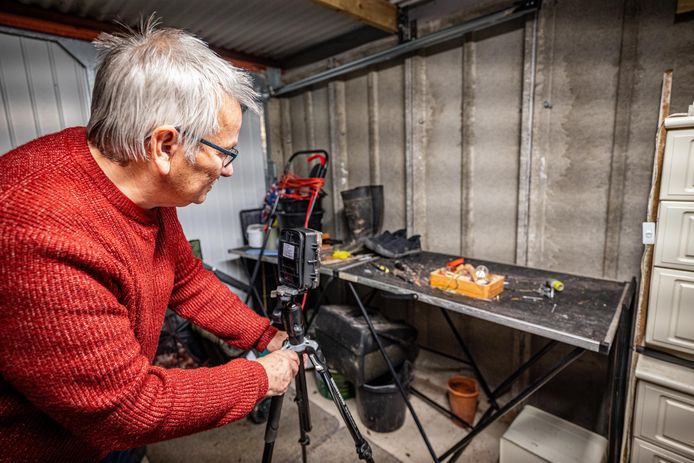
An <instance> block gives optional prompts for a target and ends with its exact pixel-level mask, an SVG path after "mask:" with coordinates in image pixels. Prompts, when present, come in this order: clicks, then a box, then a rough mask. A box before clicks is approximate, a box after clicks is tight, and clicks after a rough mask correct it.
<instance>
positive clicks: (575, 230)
mask: <svg viewBox="0 0 694 463" xmlns="http://www.w3.org/2000/svg"><path fill="white" fill-rule="evenodd" d="M674 12H675V0H667V1H656V0H625V1H617V0H612V1H608V2H605V1H603V0H562V1H556V0H555V1H552V0H549V1H545V2H543V7H542V10H541V11H540V12H539V13H538V14H537V15H536V16H533V15H531V16H528V17H526V18H525V19H521V20H517V21H514V22H511V23H506V24H502V25H499V26H495V27H493V28H490V29H488V30H485V31H481V32H477V33H473V34H470V35H468V36H465V37H461V38H460V39H459V40H458V41H457V42H454V43H449V44H447V45H446V46H439V47H437V48H435V49H430V50H427V51H426V52H421V53H419V54H417V55H416V56H412V57H409V58H406V59H404V60H399V61H393V62H389V63H385V64H381V65H379V66H377V67H374V68H372V69H369V70H368V71H364V72H360V73H357V74H353V75H350V76H348V77H346V78H341V79H339V80H335V81H332V82H329V83H327V84H322V85H318V86H316V87H314V88H312V89H311V90H309V91H305V92H303V93H301V94H298V95H293V96H290V97H285V98H279V99H274V100H271V101H270V102H269V103H268V106H267V108H268V109H267V111H268V113H269V114H270V116H269V118H270V122H271V124H270V125H271V127H270V129H269V134H270V152H271V156H272V158H273V160H274V161H275V162H282V160H283V159H286V157H287V156H288V155H289V154H290V153H291V152H292V151H295V150H299V149H305V148H310V147H316V146H317V147H326V148H328V149H329V150H330V152H331V154H332V156H333V164H332V167H331V172H330V174H329V177H330V182H329V185H328V186H327V189H328V192H329V194H330V195H331V198H332V203H331V204H330V205H331V211H332V212H331V214H332V213H336V214H335V215H330V216H328V217H326V219H325V220H324V224H325V226H326V228H327V229H329V230H330V231H333V232H336V233H337V234H338V235H344V231H345V230H344V227H345V225H344V223H343V219H342V214H341V209H342V203H341V200H340V197H339V192H340V191H341V190H344V189H347V188H351V187H355V186H359V185H365V184H369V183H382V184H384V185H385V200H386V217H385V228H386V229H390V230H393V229H396V228H401V227H407V228H408V229H409V232H410V233H411V234H412V233H421V234H422V238H423V240H422V241H423V246H424V247H425V248H426V249H428V250H432V251H439V252H445V253H450V254H453V255H457V254H461V255H465V256H470V257H478V258H485V259H490V260H497V261H503V262H517V263H519V264H527V265H530V266H534V267H540V268H549V269H554V270H557V271H564V272H570V273H578V274H582V275H589V276H598V277H607V278H619V279H629V278H631V277H632V276H638V274H639V261H640V257H641V252H642V249H643V248H642V245H641V242H640V228H641V225H640V223H641V222H642V221H643V218H644V217H645V211H646V200H647V195H648V192H649V188H650V175H651V169H652V159H653V152H654V136H655V131H656V123H657V115H658V104H659V96H660V86H661V76H662V72H663V71H664V70H666V69H674V88H673V96H672V108H673V110H675V111H686V110H687V105H688V104H690V103H691V102H692V100H693V99H694V79H692V78H691V76H692V75H694V27H692V23H691V20H689V21H675V15H674ZM465 14H469V12H468V13H466V12H461V17H464V16H465ZM456 19H458V20H459V19H461V18H447V19H445V20H442V21H439V22H437V23H436V24H431V25H429V26H427V25H426V24H422V25H421V26H422V28H421V29H422V30H423V31H424V32H426V30H427V27H429V28H432V29H436V28H443V27H446V26H447V25H448V24H450V23H451V22H453V21H454V20H456ZM337 61H338V62H346V61H349V58H348V57H340V58H339V60H337ZM328 65H329V63H328ZM300 72H301V71H297V72H296V75H299V74H300ZM410 317H411V319H412V321H414V322H415V324H416V325H417V327H418V328H419V330H420V341H421V342H423V343H424V344H429V345H431V346H432V347H437V348H440V349H444V350H446V349H447V350H455V346H453V345H452V344H451V341H450V340H448V341H447V339H448V336H447V334H446V330H447V328H446V326H445V324H444V323H443V321H442V320H441V317H440V316H438V314H437V313H436V311H432V310H431V309H430V308H429V309H428V310H427V308H426V307H420V310H418V311H416V312H410ZM458 324H459V326H460V328H461V330H462V332H463V333H464V334H465V335H466V339H467V341H468V342H469V344H470V345H472V346H473V348H474V351H475V352H479V353H480V354H479V355H480V361H481V363H482V367H483V369H485V371H488V372H489V375H490V379H491V381H492V383H494V382H495V381H498V380H500V379H502V377H503V370H506V371H508V369H507V367H508V366H510V364H511V363H513V362H517V361H518V360H519V359H518V358H515V359H514V356H517V355H519V353H520V355H524V354H523V352H524V351H525V352H526V353H527V349H528V348H529V347H528V346H529V345H530V344H529V340H528V339H527V338H524V337H522V336H519V335H518V333H513V332H512V331H511V330H505V329H500V328H499V327H497V326H493V325H490V324H487V323H484V322H480V321H474V320H470V319H465V318H463V317H460V318H459V319H458ZM492 340H493V342H492ZM542 342H543V340H541V339H535V340H534V341H533V344H534V345H538V344H540V343H542ZM605 363H606V362H604V359H603V358H601V357H600V356H586V357H585V359H583V360H581V362H580V364H579V365H577V366H576V367H572V368H574V370H573V371H574V373H573V374H572V375H570V376H569V375H567V376H566V377H562V376H560V377H559V378H558V379H557V380H555V381H554V382H553V383H551V384H550V385H549V386H548V387H547V388H546V389H545V390H544V391H545V394H547V395H548V396H551V397H553V398H556V399H557V401H561V400H562V399H561V398H562V397H565V396H566V395H567V393H566V391H574V392H575V393H576V394H580V393H581V392H585V391H586V390H587V391H588V392H587V395H588V396H591V395H596V396H600V394H602V391H603V390H604V387H605V385H604V383H603V382H602V381H603V378H604V372H605ZM576 372H578V373H576ZM562 378H565V379H562ZM566 378H568V379H566ZM577 378H580V380H578V381H577ZM546 397H547V396H546ZM591 403H595V407H594V408H592V409H591V408H589V407H585V406H584V403H583V402H582V403H581V405H580V407H582V409H581V410H579V409H578V408H577V405H576V404H575V403H573V404H570V403H564V404H563V405H562V406H563V412H564V413H563V414H564V415H565V416H568V417H570V418H572V419H574V421H576V422H579V423H583V424H584V425H586V426H588V427H591V428H596V429H599V430H601V431H604V424H605V423H604V422H597V423H596V416H597V415H599V412H600V407H601V406H602V405H603V404H602V403H601V402H600V401H599V400H598V401H593V402H591ZM562 406H560V407H558V408H562ZM572 413H573V415H572ZM576 414H578V415H581V414H582V415H583V416H580V417H578V418H577V417H576V416H575V415H576Z"/></svg>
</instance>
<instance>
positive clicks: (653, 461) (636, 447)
mask: <svg viewBox="0 0 694 463" xmlns="http://www.w3.org/2000/svg"><path fill="white" fill-rule="evenodd" d="M630 461H631V463H694V460H690V459H689V458H684V457H683V456H681V455H677V454H676V453H672V452H668V451H667V450H665V449H662V448H660V447H658V446H657V445H653V444H649V443H648V442H644V441H642V440H641V439H634V443H633V445H632V446H631V459H630Z"/></svg>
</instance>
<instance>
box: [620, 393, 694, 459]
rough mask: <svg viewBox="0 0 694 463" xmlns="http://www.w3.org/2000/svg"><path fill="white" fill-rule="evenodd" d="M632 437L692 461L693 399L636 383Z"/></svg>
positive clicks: (693, 449)
mask: <svg viewBox="0 0 694 463" xmlns="http://www.w3.org/2000/svg"><path fill="white" fill-rule="evenodd" d="M634 437H639V438H641V439H643V440H646V441H649V442H651V443H653V444H656V445H658V446H659V447H662V448H664V449H666V450H670V451H672V452H676V453H678V454H680V455H683V456H685V457H687V458H690V459H692V458H694V397H692V396H690V395H687V394H682V393H681V392H678V391H674V390H672V389H668V388H665V387H662V386H658V385H656V384H652V383H649V382H647V381H639V382H638V384H637V387H636V408H635V411H634Z"/></svg>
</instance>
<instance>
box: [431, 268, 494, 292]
mask: <svg viewBox="0 0 694 463" xmlns="http://www.w3.org/2000/svg"><path fill="white" fill-rule="evenodd" d="M482 267H484V268H482ZM429 284H430V285H431V286H432V287H434V288H439V289H443V290H444V291H451V292H454V293H457V294H462V295H464V296H468V297H473V298H475V299H487V300H490V299H493V298H494V297H496V296H497V295H499V294H501V293H502V292H503V290H504V277H503V276H502V275H494V274H492V273H490V272H489V269H487V267H485V266H483V265H479V266H477V267H474V266H472V265H471V264H462V263H461V264H460V265H458V267H455V268H452V267H448V266H446V267H442V268H439V269H436V270H434V271H433V272H431V274H430V275H429Z"/></svg>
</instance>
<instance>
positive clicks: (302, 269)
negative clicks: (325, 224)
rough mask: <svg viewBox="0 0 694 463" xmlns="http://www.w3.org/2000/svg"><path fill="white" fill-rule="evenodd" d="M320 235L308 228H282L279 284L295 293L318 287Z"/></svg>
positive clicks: (279, 254)
mask: <svg viewBox="0 0 694 463" xmlns="http://www.w3.org/2000/svg"><path fill="white" fill-rule="evenodd" d="M320 246H321V234H320V232H318V231H316V230H311V229H310V228H283V229H282V230H281V232H280V239H279V252H278V262H277V264H278V266H279V279H280V284H282V285H285V286H287V287H289V288H291V289H293V290H296V291H297V292H304V291H307V290H309V289H314V288H317V287H318V284H319V282H320V280H319V272H318V271H319V270H320Z"/></svg>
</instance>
